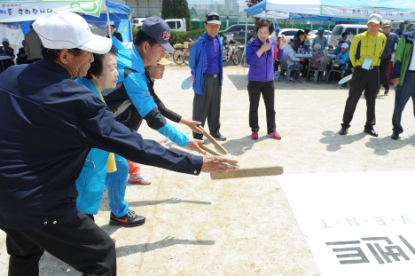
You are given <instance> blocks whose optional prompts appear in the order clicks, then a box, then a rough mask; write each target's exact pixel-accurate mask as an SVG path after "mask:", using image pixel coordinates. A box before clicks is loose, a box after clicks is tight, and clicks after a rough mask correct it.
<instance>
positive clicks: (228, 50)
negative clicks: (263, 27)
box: [223, 39, 239, 65]
mask: <svg viewBox="0 0 415 276" xmlns="http://www.w3.org/2000/svg"><path fill="white" fill-rule="evenodd" d="M223 48H224V49H223V61H224V62H226V61H228V60H232V62H233V64H235V65H238V64H239V56H238V47H237V46H236V41H235V40H233V39H231V40H230V41H229V43H228V44H227V45H224V46H223Z"/></svg>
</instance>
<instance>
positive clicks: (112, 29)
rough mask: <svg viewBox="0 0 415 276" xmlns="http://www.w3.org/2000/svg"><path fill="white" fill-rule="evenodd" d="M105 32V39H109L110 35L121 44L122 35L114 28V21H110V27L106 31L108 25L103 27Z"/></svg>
mask: <svg viewBox="0 0 415 276" xmlns="http://www.w3.org/2000/svg"><path fill="white" fill-rule="evenodd" d="M105 32H106V33H107V37H110V35H109V33H111V36H112V37H116V38H117V39H118V40H119V41H121V42H123V38H122V35H121V33H120V32H119V31H117V29H116V28H115V23H114V21H110V27H109V29H108V24H107V25H105Z"/></svg>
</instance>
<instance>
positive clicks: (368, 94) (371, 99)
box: [339, 13, 386, 137]
mask: <svg viewBox="0 0 415 276" xmlns="http://www.w3.org/2000/svg"><path fill="white" fill-rule="evenodd" d="M381 26H382V16H380V14H376V13H375V14H372V15H370V16H369V19H368V21H367V28H368V30H367V31H366V32H363V33H361V34H358V35H356V36H355V37H354V38H353V41H352V45H351V47H350V61H351V63H352V66H353V69H352V72H353V77H352V79H351V81H350V90H349V97H348V98H347V101H346V107H345V109H344V113H343V123H342V124H341V125H342V128H341V130H340V132H339V134H340V135H346V134H347V133H348V129H349V127H350V122H351V121H352V119H353V114H354V111H355V110H356V106H357V103H358V102H359V99H360V96H361V95H362V92H363V91H365V99H366V106H367V111H366V123H365V126H364V132H366V133H367V134H369V135H371V136H374V137H378V133H377V132H376V131H375V130H374V128H373V126H374V125H375V124H376V118H375V103H376V96H377V93H378V91H379V65H380V57H381V55H382V53H383V50H384V49H385V45H386V37H385V35H384V34H382V33H379V28H380V27H381Z"/></svg>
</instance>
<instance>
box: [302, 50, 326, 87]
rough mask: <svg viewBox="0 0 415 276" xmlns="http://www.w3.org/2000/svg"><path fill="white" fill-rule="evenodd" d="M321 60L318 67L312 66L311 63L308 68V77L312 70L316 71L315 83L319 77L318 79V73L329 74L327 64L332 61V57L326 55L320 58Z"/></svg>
mask: <svg viewBox="0 0 415 276" xmlns="http://www.w3.org/2000/svg"><path fill="white" fill-rule="evenodd" d="M318 60H319V61H320V65H319V66H318V68H317V69H314V68H311V65H310V66H308V70H307V79H308V78H309V76H310V71H313V72H314V81H313V82H314V83H317V79H318V75H319V73H320V72H323V73H325V75H326V76H327V65H329V64H330V62H331V57H329V56H324V57H321V58H319V59H318Z"/></svg>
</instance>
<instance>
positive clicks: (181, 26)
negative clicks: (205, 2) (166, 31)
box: [164, 18, 187, 32]
mask: <svg viewBox="0 0 415 276" xmlns="http://www.w3.org/2000/svg"><path fill="white" fill-rule="evenodd" d="M164 21H166V23H167V25H169V27H170V30H173V31H177V32H187V27H186V19H185V18H170V19H165V20H164Z"/></svg>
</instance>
